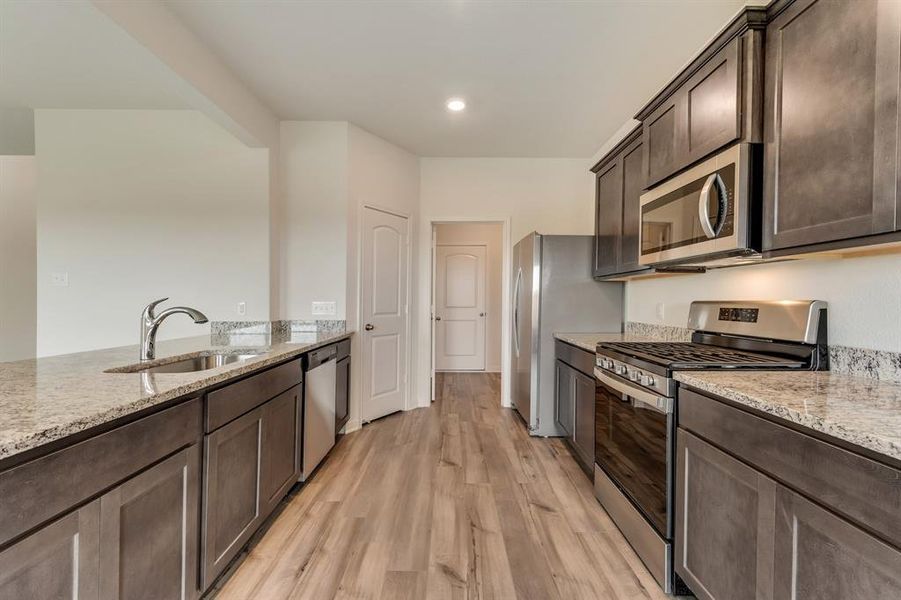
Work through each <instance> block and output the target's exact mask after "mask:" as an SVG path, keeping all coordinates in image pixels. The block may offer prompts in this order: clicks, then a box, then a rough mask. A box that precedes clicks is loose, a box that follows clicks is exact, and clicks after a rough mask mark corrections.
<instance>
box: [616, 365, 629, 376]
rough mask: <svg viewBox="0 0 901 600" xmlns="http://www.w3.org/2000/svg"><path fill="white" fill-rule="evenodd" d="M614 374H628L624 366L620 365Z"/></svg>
mask: <svg viewBox="0 0 901 600" xmlns="http://www.w3.org/2000/svg"><path fill="white" fill-rule="evenodd" d="M616 372H617V373H619V374H620V375H625V374H626V373H628V372H629V369H627V368H626V365H620V366H618V367H616Z"/></svg>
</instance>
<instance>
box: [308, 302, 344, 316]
mask: <svg viewBox="0 0 901 600" xmlns="http://www.w3.org/2000/svg"><path fill="white" fill-rule="evenodd" d="M312 313H313V316H315V317H333V316H335V315H337V314H338V305H337V303H336V302H321V301H314V302H313V310H312Z"/></svg>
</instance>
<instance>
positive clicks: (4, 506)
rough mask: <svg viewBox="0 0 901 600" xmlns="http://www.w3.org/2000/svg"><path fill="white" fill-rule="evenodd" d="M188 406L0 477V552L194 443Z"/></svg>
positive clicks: (194, 423)
mask: <svg viewBox="0 0 901 600" xmlns="http://www.w3.org/2000/svg"><path fill="white" fill-rule="evenodd" d="M200 433H201V403H200V400H199V399H194V400H189V401H187V402H184V403H182V404H179V405H177V406H173V407H172V408H168V409H166V410H163V411H160V412H158V413H156V414H153V415H150V416H148V417H145V418H143V419H139V420H137V421H135V422H133V423H129V424H127V425H123V426H122V427H118V428H116V429H113V430H111V431H108V432H106V433H103V434H100V435H98V436H97V437H93V438H90V439H87V440H85V441H83V442H79V443H78V444H74V445H72V446H69V447H67V448H63V449H61V450H58V451H56V452H53V453H51V454H48V455H47V456H43V457H41V458H38V459H35V460H33V461H30V462H27V463H24V464H22V465H19V466H17V467H14V468H12V469H9V470H8V471H4V472H2V473H0V514H2V515H3V518H2V519H0V546H2V545H3V544H5V543H6V542H8V541H9V540H11V539H12V538H14V537H16V536H19V535H21V534H23V533H25V532H26V531H28V530H29V529H31V528H33V527H36V526H38V525H40V524H41V523H44V522H46V521H48V520H50V519H52V518H53V517H55V516H57V515H60V514H62V513H63V512H65V511H68V510H70V509H71V508H72V507H74V506H78V505H79V504H81V503H82V502H84V501H85V500H87V499H88V498H91V497H92V496H95V495H96V494H98V493H100V492H102V491H104V490H105V489H108V488H110V487H112V486H113V485H115V484H117V483H119V482H120V481H122V480H124V479H125V478H127V477H129V476H130V475H132V474H133V473H136V472H137V471H140V470H141V469H143V468H144V467H146V466H148V465H150V464H153V463H155V462H156V461H158V460H160V459H161V458H164V457H166V456H167V455H169V454H171V453H173V452H175V451H176V450H178V449H179V448H183V447H185V446H188V445H190V444H192V443H194V442H195V441H197V440H199V439H200Z"/></svg>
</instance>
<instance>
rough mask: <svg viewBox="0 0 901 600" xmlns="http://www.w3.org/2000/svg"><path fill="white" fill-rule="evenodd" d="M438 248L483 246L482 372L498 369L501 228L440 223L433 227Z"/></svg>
mask: <svg viewBox="0 0 901 600" xmlns="http://www.w3.org/2000/svg"><path fill="white" fill-rule="evenodd" d="M435 233H436V241H437V243H438V245H439V246H440V245H442V244H447V245H454V246H466V245H473V246H478V245H484V246H485V250H486V255H487V256H486V262H487V264H486V265H485V277H486V279H487V282H486V286H485V287H486V290H485V291H486V298H485V305H486V307H485V310H486V312H487V313H488V315H487V317H486V318H485V370H486V371H489V372H492V373H497V372H500V370H501V323H502V322H503V319H502V318H501V317H502V314H503V269H504V267H503V265H504V263H503V258H504V227H503V224H502V223H443V224H439V225H436V226H435Z"/></svg>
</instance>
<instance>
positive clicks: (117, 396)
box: [0, 331, 353, 460]
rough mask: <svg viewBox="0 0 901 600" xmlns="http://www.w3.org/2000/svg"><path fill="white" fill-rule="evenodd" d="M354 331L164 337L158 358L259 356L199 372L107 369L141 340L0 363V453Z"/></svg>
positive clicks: (130, 355)
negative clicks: (128, 344)
mask: <svg viewBox="0 0 901 600" xmlns="http://www.w3.org/2000/svg"><path fill="white" fill-rule="evenodd" d="M351 335H353V332H346V331H342V332H336V331H319V332H316V331H311V332H287V333H285V334H284V335H276V334H246V333H244V334H242V333H236V334H234V335H230V336H228V335H226V336H209V335H207V336H198V337H190V338H182V339H177V340H168V341H160V342H157V356H159V357H160V358H159V359H157V360H155V361H153V363H152V364H155V363H161V364H162V363H167V362H172V361H173V360H178V359H181V358H189V357H192V356H199V355H202V354H207V353H211V352H224V353H228V354H247V353H251V352H252V353H261V354H260V355H259V356H256V357H253V358H250V359H247V360H242V361H238V362H234V363H231V364H228V365H224V366H222V367H216V368H214V369H208V370H206V371H199V372H195V373H140V372H137V373H134V372H132V373H128V372H120V373H105V372H104V371H106V370H107V369H115V368H121V367H125V366H127V365H129V364H133V363H136V362H138V356H139V352H138V346H137V345H135V346H123V347H120V348H110V349H107V350H95V351H91V352H79V353H75V354H64V355H60V356H51V357H47V358H39V359H32V360H23V361H17V362H7V363H0V460H2V459H5V458H8V457H10V456H13V455H15V454H19V453H21V452H25V451H26V450H31V449H33V448H37V447H39V446H41V445H43V444H46V443H49V442H52V441H55V440H59V439H62V438H65V437H67V436H70V435H73V434H75V433H78V432H80V431H84V430H86V429H89V428H91V427H95V426H97V425H102V424H103V423H107V422H109V421H113V420H115V419H118V418H120V417H124V416H127V415H129V414H132V413H135V412H138V411H140V410H144V409H146V408H149V407H152V406H154V405H157V404H161V403H163V402H166V401H169V400H172V399H174V398H178V397H180V396H184V395H186V394H190V393H192V392H196V391H198V390H202V389H204V388H206V387H210V386H213V385H216V384H219V383H222V382H225V381H228V380H229V379H232V378H234V377H237V376H239V375H243V374H245V373H248V372H250V371H254V370H257V369H260V368H263V367H266V366H269V365H272V364H275V363H278V362H281V361H284V360H287V359H290V358H293V357H296V356H300V355H301V354H303V353H305V352H308V351H310V350H314V349H316V348H319V347H321V346H324V345H327V344H330V343H332V342H337V341H340V340H342V339H345V338H349V337H350V336H351Z"/></svg>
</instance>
